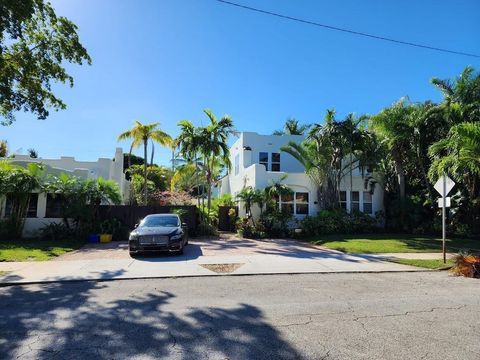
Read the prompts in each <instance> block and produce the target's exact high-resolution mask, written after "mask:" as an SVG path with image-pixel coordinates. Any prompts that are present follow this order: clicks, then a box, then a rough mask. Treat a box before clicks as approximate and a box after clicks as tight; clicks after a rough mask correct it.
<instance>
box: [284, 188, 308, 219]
mask: <svg viewBox="0 0 480 360" xmlns="http://www.w3.org/2000/svg"><path fill="white" fill-rule="evenodd" d="M308 201H309V195H308V192H296V193H293V194H291V195H282V196H281V197H280V201H279V203H280V211H282V212H284V213H287V214H292V215H308V212H309V211H308Z"/></svg>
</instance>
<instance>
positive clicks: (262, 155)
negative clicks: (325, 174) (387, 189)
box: [219, 132, 383, 218]
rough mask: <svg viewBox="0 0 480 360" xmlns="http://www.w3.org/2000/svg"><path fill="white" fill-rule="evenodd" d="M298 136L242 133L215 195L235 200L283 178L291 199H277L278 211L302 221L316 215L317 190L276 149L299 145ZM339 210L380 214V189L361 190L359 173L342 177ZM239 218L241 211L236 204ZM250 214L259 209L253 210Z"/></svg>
mask: <svg viewBox="0 0 480 360" xmlns="http://www.w3.org/2000/svg"><path fill="white" fill-rule="evenodd" d="M302 140H304V136H300V135H281V136H279V135H260V134H257V133H255V132H242V133H240V136H239V138H238V139H237V141H235V143H234V144H233V145H232V147H231V148H230V161H231V163H232V169H231V171H230V173H229V174H228V175H227V176H225V177H224V178H223V179H222V180H221V183H220V189H219V194H224V193H229V194H232V196H233V197H235V196H236V195H237V194H238V193H239V192H240V191H241V190H242V189H243V188H244V187H247V186H251V187H253V188H254V189H264V188H265V187H267V186H269V185H271V184H272V183H274V182H277V181H279V180H281V179H282V178H283V177H285V175H286V178H285V179H284V180H283V181H282V183H284V184H286V185H288V186H289V187H290V188H291V189H292V190H293V191H294V195H293V196H291V197H288V198H284V199H280V207H281V208H282V209H283V210H288V211H291V212H292V213H293V214H294V215H295V217H297V218H303V217H305V216H313V215H315V214H317V213H318V211H319V210H321V209H320V206H319V205H318V201H317V186H316V185H315V184H314V183H313V182H312V181H311V179H310V178H309V177H308V175H307V174H305V169H304V167H303V165H302V164H301V163H300V162H298V160H296V159H295V158H294V157H293V156H291V155H290V154H288V153H285V152H282V151H281V150H280V148H281V147H282V146H285V145H287V144H288V143H289V142H290V141H294V142H297V143H300V142H301V141H302ZM340 198H341V206H342V207H343V208H344V209H346V210H347V211H349V212H350V211H353V210H358V211H362V212H365V213H367V214H370V215H372V216H373V215H375V213H376V212H377V211H380V210H383V187H382V186H380V184H377V186H375V187H374V189H373V193H371V189H370V187H369V188H365V174H362V173H361V172H360V170H359V169H354V170H353V173H352V183H351V184H350V176H346V177H344V179H343V180H342V182H341V185H340ZM239 210H240V216H245V209H244V208H243V207H242V204H240V209H239ZM253 211H254V214H255V213H257V214H258V211H259V209H256V211H255V209H253Z"/></svg>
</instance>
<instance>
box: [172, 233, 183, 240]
mask: <svg viewBox="0 0 480 360" xmlns="http://www.w3.org/2000/svg"><path fill="white" fill-rule="evenodd" d="M182 236H183V233H182V232H181V233H178V234H175V235H173V236H172V237H171V238H170V240H180V239H181V238H182Z"/></svg>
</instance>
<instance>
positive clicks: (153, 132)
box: [118, 120, 173, 205]
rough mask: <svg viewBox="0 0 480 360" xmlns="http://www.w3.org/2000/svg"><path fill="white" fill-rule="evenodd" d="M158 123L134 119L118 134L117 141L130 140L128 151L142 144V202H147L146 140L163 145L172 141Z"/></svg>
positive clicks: (167, 144)
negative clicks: (128, 128) (132, 124)
mask: <svg viewBox="0 0 480 360" xmlns="http://www.w3.org/2000/svg"><path fill="white" fill-rule="evenodd" d="M159 126H160V123H152V124H142V123H141V122H140V121H137V120H136V121H135V123H134V126H133V127H132V128H131V129H130V130H127V131H125V132H123V133H121V134H120V135H119V136H118V141H121V140H127V139H131V140H132V145H131V146H130V153H131V152H132V151H133V149H135V148H138V147H139V146H141V145H143V160H144V163H143V177H144V204H145V205H147V204H148V186H147V179H148V177H147V162H148V160H147V159H148V156H147V155H148V154H147V147H148V142H149V141H150V140H151V141H154V142H157V143H159V144H160V145H163V146H169V145H170V144H171V143H172V141H173V140H172V138H171V137H170V135H168V134H167V133H166V132H164V131H162V130H160V128H159Z"/></svg>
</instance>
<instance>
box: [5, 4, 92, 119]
mask: <svg viewBox="0 0 480 360" xmlns="http://www.w3.org/2000/svg"><path fill="white" fill-rule="evenodd" d="M84 62H86V63H88V64H90V63H91V59H90V56H89V55H88V53H87V50H86V49H85V48H84V47H83V46H82V44H81V43H80V40H79V36H78V34H77V26H76V25H75V24H74V23H72V22H71V21H70V20H68V19H67V18H65V17H63V16H57V15H56V14H55V11H54V9H53V7H52V6H51V5H50V3H48V2H46V1H44V0H22V1H9V0H1V1H0V117H3V120H1V121H0V123H1V124H2V125H10V124H11V123H12V122H13V121H14V120H15V116H14V112H16V111H21V110H24V111H29V112H32V113H33V114H35V115H36V116H37V117H38V119H46V118H47V117H48V115H49V111H48V110H47V109H48V108H54V109H55V110H59V109H65V108H66V105H65V103H64V102H63V101H62V100H61V99H60V98H58V97H57V96H56V95H55V94H54V93H53V91H52V86H53V84H54V83H58V82H59V83H68V84H69V85H70V86H73V78H72V76H70V75H69V74H68V73H67V71H66V69H65V67H64V65H65V63H72V64H79V65H82V64H83V63H84Z"/></svg>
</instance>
